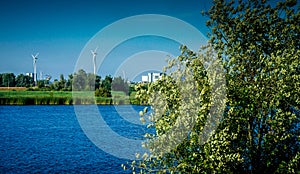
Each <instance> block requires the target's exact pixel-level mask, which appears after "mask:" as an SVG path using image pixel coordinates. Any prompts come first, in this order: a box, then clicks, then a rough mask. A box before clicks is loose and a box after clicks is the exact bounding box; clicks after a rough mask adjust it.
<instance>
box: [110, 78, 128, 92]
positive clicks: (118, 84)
mask: <svg viewBox="0 0 300 174" xmlns="http://www.w3.org/2000/svg"><path fill="white" fill-rule="evenodd" d="M111 85H112V90H114V91H123V92H125V93H126V94H129V85H128V83H127V82H126V80H125V79H122V77H121V76H119V77H115V78H113V80H112V84H111Z"/></svg>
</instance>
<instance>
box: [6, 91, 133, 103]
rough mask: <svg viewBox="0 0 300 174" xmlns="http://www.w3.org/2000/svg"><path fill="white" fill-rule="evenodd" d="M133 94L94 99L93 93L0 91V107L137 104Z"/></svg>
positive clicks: (116, 94)
mask: <svg viewBox="0 0 300 174" xmlns="http://www.w3.org/2000/svg"><path fill="white" fill-rule="evenodd" d="M134 96H135V93H132V94H131V95H130V97H129V96H127V95H125V93H124V92H120V91H112V97H111V98H110V97H94V91H74V92H73V93H72V92H71V91H11V90H10V91H8V90H1V91H0V105H65V104H67V105H68V104H105V105H108V104H115V105H119V104H138V103H137V101H136V100H135V98H134Z"/></svg>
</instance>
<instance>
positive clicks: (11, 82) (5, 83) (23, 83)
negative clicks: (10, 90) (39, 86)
mask: <svg viewBox="0 0 300 174" xmlns="http://www.w3.org/2000/svg"><path fill="white" fill-rule="evenodd" d="M33 85H34V81H33V78H32V77H29V76H27V75H24V74H20V75H18V76H17V77H16V76H15V75H14V73H3V74H0V87H30V86H33Z"/></svg>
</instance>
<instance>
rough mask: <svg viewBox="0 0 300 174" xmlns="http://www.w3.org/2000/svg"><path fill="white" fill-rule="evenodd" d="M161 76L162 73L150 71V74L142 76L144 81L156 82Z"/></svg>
mask: <svg viewBox="0 0 300 174" xmlns="http://www.w3.org/2000/svg"><path fill="white" fill-rule="evenodd" d="M161 77H162V73H148V75H146V76H145V75H143V76H142V82H144V83H147V82H148V83H150V82H155V81H157V80H158V79H160V78H161Z"/></svg>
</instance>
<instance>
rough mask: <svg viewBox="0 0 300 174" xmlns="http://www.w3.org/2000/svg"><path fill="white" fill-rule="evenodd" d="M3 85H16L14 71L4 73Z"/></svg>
mask: <svg viewBox="0 0 300 174" xmlns="http://www.w3.org/2000/svg"><path fill="white" fill-rule="evenodd" d="M2 86H5V87H14V86H15V75H14V73H4V74H2Z"/></svg>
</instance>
